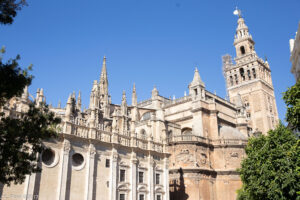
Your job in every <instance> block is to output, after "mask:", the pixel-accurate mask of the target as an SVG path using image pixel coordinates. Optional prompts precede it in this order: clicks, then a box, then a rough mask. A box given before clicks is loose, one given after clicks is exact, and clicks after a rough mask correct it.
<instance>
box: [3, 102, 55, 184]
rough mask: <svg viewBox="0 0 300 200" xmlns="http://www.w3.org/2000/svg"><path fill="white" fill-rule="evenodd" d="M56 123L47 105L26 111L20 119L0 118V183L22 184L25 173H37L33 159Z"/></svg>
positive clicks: (37, 168) (53, 135)
mask: <svg viewBox="0 0 300 200" xmlns="http://www.w3.org/2000/svg"><path fill="white" fill-rule="evenodd" d="M59 122H60V120H59V119H58V118H55V116H54V114H53V113H52V112H49V109H48V107H47V106H45V105H43V106H42V107H40V108H36V107H35V106H34V104H30V107H29V111H28V112H27V113H24V114H23V116H22V118H21V119H15V118H11V117H6V118H4V119H2V120H1V121H0V182H1V183H6V184H8V185H9V184H10V183H11V182H12V181H14V183H22V182H23V181H24V180H25V177H26V176H25V175H27V174H31V173H33V172H39V171H40V168H39V167H38V165H37V163H36V161H37V158H38V153H41V152H42V151H43V150H44V149H45V147H44V146H43V143H42V141H43V140H45V139H48V138H51V137H55V136H56V125H57V124H58V123H59Z"/></svg>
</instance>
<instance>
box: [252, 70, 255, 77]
mask: <svg viewBox="0 0 300 200" xmlns="http://www.w3.org/2000/svg"><path fill="white" fill-rule="evenodd" d="M252 74H253V78H256V72H255V69H254V68H253V69H252Z"/></svg>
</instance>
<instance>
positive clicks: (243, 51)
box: [240, 46, 246, 55]
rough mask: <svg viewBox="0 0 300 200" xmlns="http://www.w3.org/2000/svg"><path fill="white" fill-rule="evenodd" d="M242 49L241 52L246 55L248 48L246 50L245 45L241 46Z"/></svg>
mask: <svg viewBox="0 0 300 200" xmlns="http://www.w3.org/2000/svg"><path fill="white" fill-rule="evenodd" d="M240 50H241V54H242V55H244V54H245V53H246V50H245V47H244V46H241V47H240Z"/></svg>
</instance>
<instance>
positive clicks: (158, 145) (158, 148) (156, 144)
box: [151, 142, 163, 152]
mask: <svg viewBox="0 0 300 200" xmlns="http://www.w3.org/2000/svg"><path fill="white" fill-rule="evenodd" d="M151 150H153V151H157V152H163V144H161V143H159V142H153V143H152V149H151Z"/></svg>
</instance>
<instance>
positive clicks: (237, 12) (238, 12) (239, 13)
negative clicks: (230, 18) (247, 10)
mask: <svg viewBox="0 0 300 200" xmlns="http://www.w3.org/2000/svg"><path fill="white" fill-rule="evenodd" d="M233 14H234V15H237V16H239V18H242V11H241V10H240V9H238V7H235V10H234V11H233Z"/></svg>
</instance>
